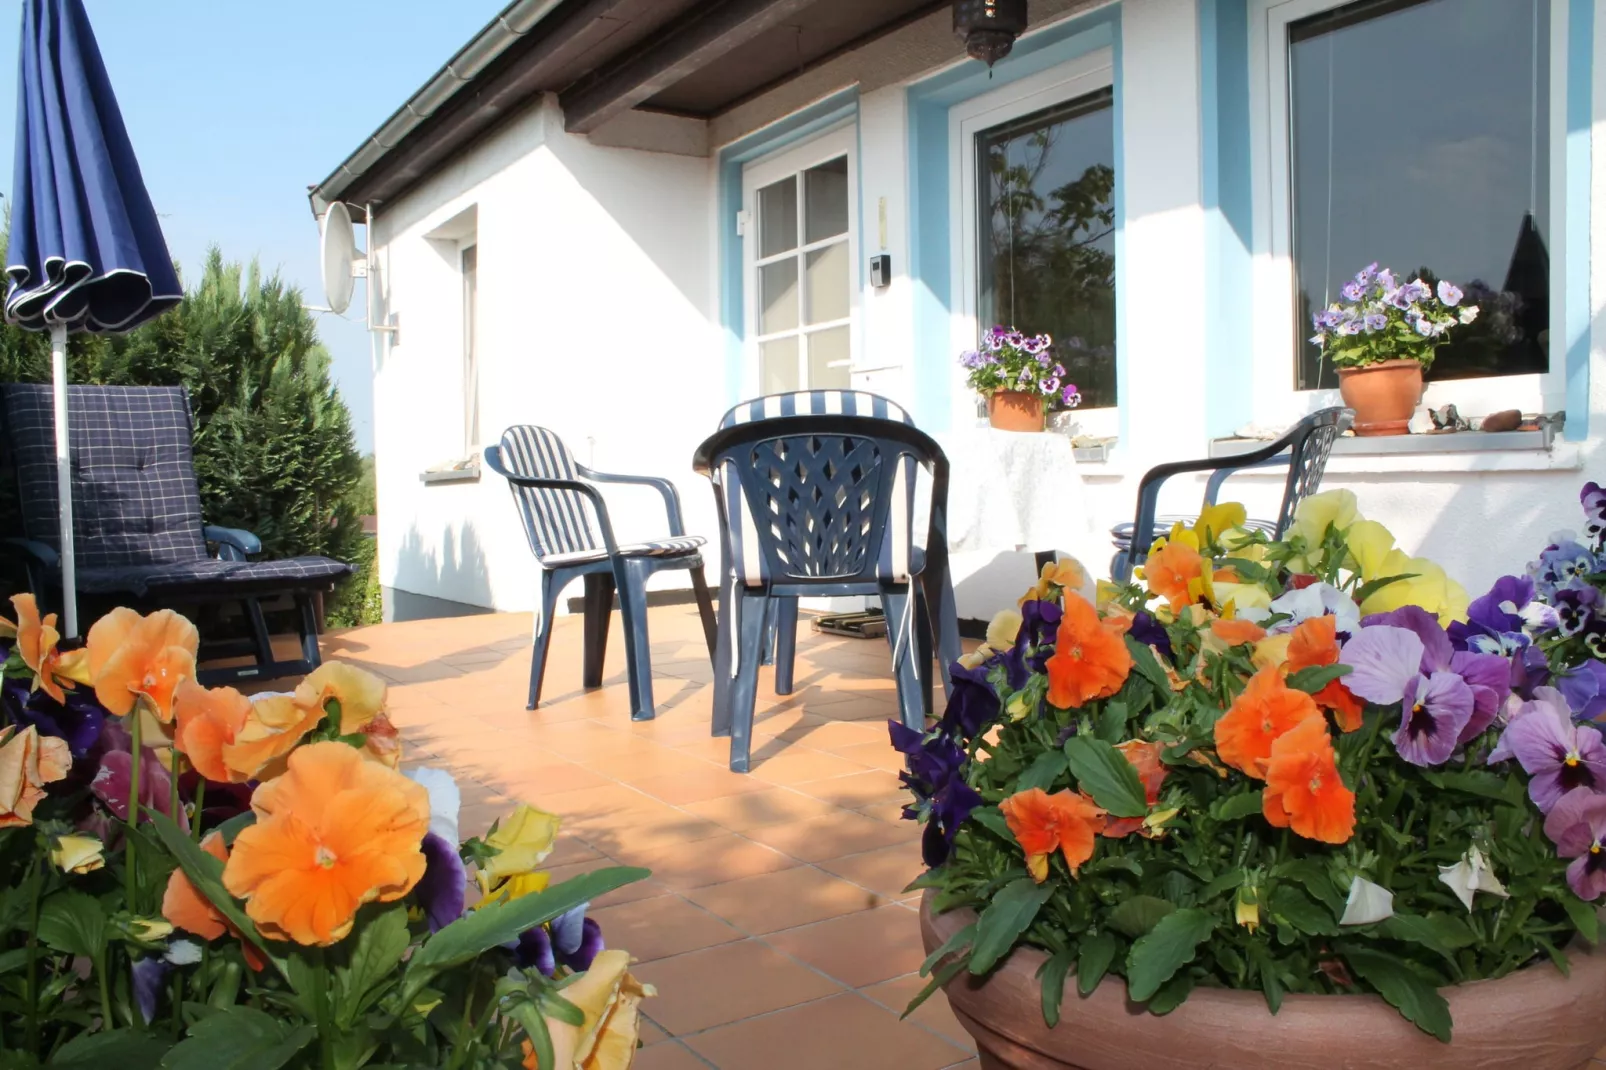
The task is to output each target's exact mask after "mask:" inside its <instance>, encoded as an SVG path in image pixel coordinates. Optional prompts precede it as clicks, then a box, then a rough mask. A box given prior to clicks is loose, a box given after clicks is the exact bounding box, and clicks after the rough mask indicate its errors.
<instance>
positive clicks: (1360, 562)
mask: <svg viewBox="0 0 1606 1070" xmlns="http://www.w3.org/2000/svg"><path fill="white" fill-rule="evenodd" d="M1345 541H1346V542H1348V544H1349V552H1350V558H1351V561H1350V565H1351V567H1353V568H1354V569H1355V571H1356V572H1359V573H1360V575H1361V579H1362V580H1368V581H1369V580H1375V579H1378V578H1379V577H1381V576H1390V575H1396V573H1390V572H1384V571H1383V567H1384V565H1385V564H1386V563H1388V561H1389V556H1390V554H1391V553H1394V552H1396V551H1395V550H1394V535H1393V533H1392V532H1390V531H1389V529H1388V528H1386V527H1384V526H1383V525H1382V524H1379V523H1378V522H1377V521H1375V520H1357V521H1356V522H1355V523H1354V524H1351V525H1350V528H1349V531H1348V532H1347V533H1346V535H1345Z"/></svg>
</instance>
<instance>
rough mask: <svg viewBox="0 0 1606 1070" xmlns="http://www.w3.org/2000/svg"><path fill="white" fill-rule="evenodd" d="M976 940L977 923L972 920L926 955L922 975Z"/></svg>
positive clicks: (921, 969) (922, 964)
mask: <svg viewBox="0 0 1606 1070" xmlns="http://www.w3.org/2000/svg"><path fill="white" fill-rule="evenodd" d="M975 942H976V923H975V922H971V923H970V924H969V925H967V926H965V927H964V928H963V929H960V930H959V931H958V932H956V933H954V934H953V935H952V936H950V937H949V938H948V939H947V940H944V941H943V944H942V946H941V947H939V948H938V949H937V950H935V951H933V952H932V953H931V954H929V955H927V956H926V961H925V962H922V963H921V964H920V976H922V977H924V976H926V975H927V974H928V973H930V972H931V971H932V969H933V967H935V966H936V965H937V963H939V962H941V961H942V960H943V959H945V958H947V957H948V956H949V955H952V954H953V953H954V952H955V951H958V950H959V949H960V948H962V947H969V946H970V945H971V944H973V943H975Z"/></svg>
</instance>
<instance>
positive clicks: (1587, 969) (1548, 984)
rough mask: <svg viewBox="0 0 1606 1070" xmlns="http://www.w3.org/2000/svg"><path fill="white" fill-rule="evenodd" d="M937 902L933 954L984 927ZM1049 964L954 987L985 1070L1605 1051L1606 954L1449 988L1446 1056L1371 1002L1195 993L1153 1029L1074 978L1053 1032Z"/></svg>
mask: <svg viewBox="0 0 1606 1070" xmlns="http://www.w3.org/2000/svg"><path fill="white" fill-rule="evenodd" d="M931 895H932V893H931V892H929V891H928V892H927V893H926V898H925V899H924V900H923V901H922V903H921V905H920V928H921V932H922V934H923V936H924V938H925V943H926V949H927V951H931V950H935V949H936V948H938V947H940V946H942V944H943V942H944V941H946V940H947V939H948V937H950V936H951V935H953V934H954V933H956V932H958V931H959V930H960V929H962V928H964V927H965V926H966V925H968V924H970V923H971V922H973V921H975V920H976V915H975V914H974V913H972V912H971V911H968V910H954V911H949V912H948V913H947V914H941V915H937V916H933V915H932V914H931V909H930V907H931ZM1044 958H1045V956H1044V955H1043V954H1042V953H1041V952H1039V951H1035V950H1031V949H1027V948H1021V949H1017V950H1016V951H1015V952H1014V953H1013V954H1011V955H1010V957H1009V958H1007V959H1006V960H1004V963H1003V965H1002V966H1000V967H999V968H998V969H997V971H995V972H994V973H993V975H992V976H991V977H990V978H988V979H987V980H986V981H985V982H983V983H980V984H977V983H974V982H973V979H971V978H970V977H969V975H967V974H963V973H961V974H960V975H959V977H957V978H955V979H954V980H953V981H951V982H949V984H948V987H947V993H948V1002H949V1003H950V1004H951V1005H952V1006H953V1010H954V1014H955V1015H957V1016H958V1018H959V1021H960V1024H962V1025H963V1026H964V1027H965V1028H966V1029H967V1030H968V1031H969V1032H970V1035H971V1036H973V1037H975V1038H976V1045H977V1047H978V1048H979V1049H980V1056H981V1065H982V1070H1053V1068H1061V1067H1072V1068H1080V1070H1159V1068H1161V1067H1164V1068H1166V1070H1228V1068H1230V1070H1361V1068H1366V1070H1425V1068H1428V1067H1454V1068H1455V1070H1583V1068H1585V1067H1587V1066H1588V1064H1589V1061H1590V1057H1591V1056H1593V1055H1594V1053H1595V1052H1597V1051H1599V1050H1600V1048H1601V1046H1602V1045H1603V1044H1606V1014H1602V1012H1601V1009H1602V1008H1603V1007H1606V952H1595V953H1592V952H1591V950H1590V949H1581V950H1578V951H1574V952H1572V954H1571V959H1572V976H1571V977H1563V976H1562V975H1561V972H1560V971H1558V970H1557V969H1556V968H1555V967H1553V966H1551V965H1550V964H1548V963H1545V964H1541V965H1535V966H1531V967H1529V968H1527V969H1524V970H1521V971H1519V972H1517V973H1514V974H1511V975H1509V976H1507V977H1503V978H1501V979H1500V980H1498V981H1477V982H1474V983H1472V984H1468V985H1463V986H1461V987H1458V988H1453V989H1450V990H1449V991H1448V992H1446V994H1445V995H1446V997H1447V998H1448V999H1449V1001H1450V1011H1451V1014H1452V1015H1453V1016H1454V1018H1455V1035H1454V1040H1453V1041H1452V1042H1451V1043H1449V1044H1442V1043H1440V1042H1439V1041H1437V1040H1435V1039H1434V1038H1432V1037H1430V1036H1428V1035H1427V1034H1426V1033H1423V1032H1420V1031H1419V1030H1418V1029H1417V1028H1416V1027H1415V1026H1413V1025H1412V1024H1411V1023H1410V1022H1407V1021H1406V1020H1405V1019H1404V1018H1402V1017H1400V1015H1399V1013H1398V1012H1397V1011H1395V1010H1394V1008H1393V1007H1390V1006H1389V1005H1388V1004H1387V1003H1384V1002H1383V1001H1382V1000H1381V999H1379V998H1378V997H1376V996H1372V995H1356V996H1318V995H1289V996H1286V997H1284V999H1283V1004H1282V1008H1281V1010H1280V1011H1279V1012H1278V1013H1277V1014H1276V1015H1272V1014H1271V1013H1270V1012H1269V1011H1267V1010H1266V1001H1265V999H1264V998H1262V996H1261V995H1260V993H1259V992H1237V991H1230V990H1227V989H1216V988H1196V989H1194V991H1193V993H1192V995H1190V996H1189V997H1188V1000H1187V1002H1185V1003H1184V1004H1183V1005H1182V1006H1180V1007H1178V1008H1177V1009H1176V1010H1174V1011H1172V1012H1171V1013H1170V1014H1167V1015H1165V1016H1163V1017H1155V1016H1154V1015H1151V1014H1149V1013H1148V1012H1147V1011H1145V1010H1143V1009H1141V1008H1138V1007H1133V1006H1129V1005H1128V1004H1127V1001H1126V984H1125V983H1124V982H1123V981H1121V980H1120V979H1119V978H1113V979H1110V980H1106V981H1105V982H1104V983H1103V984H1101V985H1099V987H1098V988H1097V989H1095V990H1094V992H1093V994H1092V995H1091V996H1089V997H1087V998H1086V999H1081V998H1079V997H1078V996H1077V993H1076V981H1075V973H1074V971H1073V972H1072V976H1071V978H1070V979H1069V980H1068V982H1067V984H1066V986H1065V999H1064V1001H1063V1003H1062V1004H1061V1006H1060V1022H1059V1025H1058V1026H1056V1027H1055V1028H1053V1029H1049V1028H1048V1027H1047V1026H1045V1025H1044V1024H1043V1012H1042V997H1041V995H1040V992H1041V989H1040V987H1039V984H1038V981H1037V976H1036V974H1037V970H1038V968H1039V967H1040V966H1041V965H1042V964H1043V960H1044Z"/></svg>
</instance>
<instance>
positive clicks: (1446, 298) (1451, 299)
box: [1439, 279, 1465, 308]
mask: <svg viewBox="0 0 1606 1070" xmlns="http://www.w3.org/2000/svg"><path fill="white" fill-rule="evenodd" d="M1464 296H1465V295H1464V294H1463V293H1462V292H1461V288H1460V287H1459V286H1457V285H1456V284H1455V283H1453V282H1450V281H1449V280H1448V279H1440V280H1439V300H1440V301H1442V302H1444V303H1445V304H1447V305H1449V306H1450V307H1451V308H1454V307H1455V306H1456V305H1459V304H1460V303H1461V298H1462V297H1464Z"/></svg>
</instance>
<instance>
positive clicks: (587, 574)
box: [485, 424, 716, 721]
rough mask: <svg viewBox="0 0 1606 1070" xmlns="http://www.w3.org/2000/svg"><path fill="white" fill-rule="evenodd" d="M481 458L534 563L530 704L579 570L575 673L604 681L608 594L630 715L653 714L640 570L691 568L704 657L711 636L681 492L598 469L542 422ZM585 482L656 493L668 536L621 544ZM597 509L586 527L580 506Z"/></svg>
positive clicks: (708, 602) (696, 543)
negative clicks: (562, 601)
mask: <svg viewBox="0 0 1606 1070" xmlns="http://www.w3.org/2000/svg"><path fill="white" fill-rule="evenodd" d="M485 463H486V464H487V465H489V466H490V468H491V470H492V471H493V472H496V473H497V474H499V475H501V476H502V477H503V478H504V479H506V480H507V481H508V484H509V486H510V488H511V490H512V491H513V501H514V504H515V505H517V506H518V510H519V518H520V519H521V520H522V521H523V522H524V534H525V536H526V537H527V538H528V539H529V541H530V549H531V550H532V551H533V552H534V553H535V556H536V560H538V561H539V562H540V563H541V622H540V626H539V628H538V630H537V632H536V635H535V643H534V647H535V649H534V652H533V653H532V655H531V659H530V704H529V707H528V708H529V709H532V710H533V709H535V708H536V706H537V705H538V704H539V703H540V701H541V678H542V676H543V675H544V674H545V672H546V657H547V647H548V645H549V644H550V642H551V639H552V618H553V616H554V615H555V614H556V612H557V606H558V595H559V594H561V593H562V592H563V589H564V588H565V587H567V586H568V585H569V584H570V583H573V582H574V581H575V580H577V579H584V580H585V623H584V627H585V661H584V665H583V668H582V675H581V679H582V682H583V683H584V685H585V686H586V687H588V688H594V687H601V686H602V661H603V656H604V654H605V653H606V652H607V647H608V621H609V617H610V615H611V614H612V612H613V599H614V594H615V593H616V592H617V594H618V596H619V614H620V616H621V617H622V618H623V622H624V631H625V667H626V671H627V674H628V676H629V680H630V716H631V719H632V720H637V721H649V720H651V719H652V718H653V716H654V714H655V712H656V711H655V709H654V705H653V695H652V657H651V647H650V645H649V643H648V639H647V590H646V584H647V577H649V576H651V575H652V574H653V573H655V572H662V571H665V570H668V569H687V570H689V571H690V572H691V582H692V589H693V591H694V592H695V594H696V596H697V609H698V611H699V612H700V613H701V614H702V618H703V635H704V637H705V638H706V640H707V642H708V652H709V655H710V656H712V655H713V653H714V645H715V640H716V625H715V620H714V605H713V601H712V599H711V598H710V595H709V590H708V582H707V580H706V579H705V577H704V575H703V557H702V552H701V548H702V546H703V544H704V542H705V541H706V540H704V539H703V538H702V537H701V536H698V535H687V534H686V531H685V526H684V524H683V523H682V522H681V518H680V495H679V494H678V493H677V492H676V490H675V485H674V484H673V483H671V482H669V481H668V480H667V479H658V478H655V477H653V476H626V475H616V474H613V473H609V472H597V471H593V470H592V469H590V468H587V467H586V466H585V465H582V464H576V463H575V462H574V458H573V457H572V456H571V455H570V453H569V450H568V447H567V446H565V445H564V444H563V440H562V439H560V438H559V437H558V436H557V435H555V434H553V433H552V432H551V431H549V430H547V429H546V428H544V427H536V426H533V425H531V424H521V425H519V426H516V427H510V428H508V429H507V430H506V431H505V432H503V434H502V441H501V442H500V443H499V444H498V445H495V446H487V447H486V448H485ZM593 483H637V484H641V485H642V486H648V487H652V488H654V489H655V490H657V491H658V493H660V494H662V495H663V498H664V508H665V511H666V512H667V513H668V518H669V537H668V538H664V539H653V540H650V541H647V542H638V543H628V544H626V545H623V546H621V545H619V544H618V542H617V540H615V538H614V534H613V524H612V523H611V522H610V521H609V519H608V506H607V503H606V502H605V501H604V500H603V497H602V494H601V493H600V492H599V491H598V490H597V488H596V487H594V486H592V484H593ZM587 504H589V505H590V507H591V511H592V512H594V513H595V514H596V519H597V532H600V534H601V538H600V540H599V538H598V536H597V533H596V532H593V530H592V527H591V522H590V519H589V517H588V516H587V515H586V514H587V510H586V505H587Z"/></svg>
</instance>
